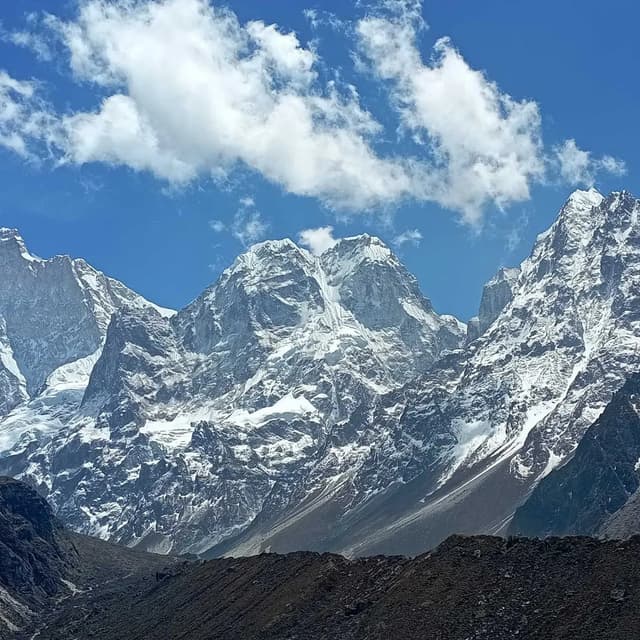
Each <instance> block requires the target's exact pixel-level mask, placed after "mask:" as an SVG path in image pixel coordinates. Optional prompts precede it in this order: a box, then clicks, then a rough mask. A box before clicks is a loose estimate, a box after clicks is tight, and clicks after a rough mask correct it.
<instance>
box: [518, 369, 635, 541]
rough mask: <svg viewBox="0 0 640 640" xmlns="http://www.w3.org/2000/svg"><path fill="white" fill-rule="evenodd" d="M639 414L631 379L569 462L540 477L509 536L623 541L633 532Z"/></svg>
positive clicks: (590, 430) (581, 442) (615, 396)
mask: <svg viewBox="0 0 640 640" xmlns="http://www.w3.org/2000/svg"><path fill="white" fill-rule="evenodd" d="M639 409H640V375H638V374H636V375H633V376H631V377H630V378H629V379H628V380H627V382H626V383H625V384H624V385H623V386H622V388H621V389H620V390H619V391H618V392H617V393H616V394H615V395H614V396H613V398H612V400H611V402H609V404H608V405H607V406H606V408H605V410H604V411H603V412H602V415H601V416H600V417H599V418H598V419H597V420H596V421H595V422H594V424H593V425H592V426H591V427H589V429H588V430H587V432H586V433H585V435H584V437H583V438H582V440H581V441H580V444H579V445H578V447H577V449H576V451H575V454H574V455H573V457H572V458H571V460H569V462H567V464H565V465H564V466H562V467H560V468H559V469H556V470H555V471H553V472H551V473H550V474H549V475H548V476H547V477H545V478H543V479H542V480H541V482H540V483H539V484H538V486H537V487H536V488H535V489H534V491H533V493H532V494H531V496H530V497H529V498H528V500H527V501H526V502H525V503H524V504H523V505H522V506H521V507H520V508H519V509H518V510H517V511H516V514H515V516H514V518H513V521H512V523H511V527H510V530H511V532H512V533H516V534H521V535H530V536H546V535H571V534H577V533H578V534H585V535H589V534H591V535H595V534H597V533H599V532H600V531H601V530H602V532H603V533H605V534H607V535H610V536H616V537H617V536H620V537H626V535H628V534H630V533H635V532H636V531H638V529H639V528H640V520H637V518H636V517H634V516H637V515H638V513H637V509H635V508H634V504H635V503H636V502H637V500H636V499H633V496H634V494H635V492H636V491H637V490H638V487H639V486H640V416H639V415H638V410H639ZM627 505H628V506H627ZM621 510H622V511H624V513H620V514H618V511H621Z"/></svg>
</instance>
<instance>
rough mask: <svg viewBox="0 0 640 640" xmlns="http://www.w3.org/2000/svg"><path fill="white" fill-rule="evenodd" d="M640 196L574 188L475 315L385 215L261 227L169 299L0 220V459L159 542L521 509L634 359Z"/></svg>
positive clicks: (471, 523) (455, 528)
mask: <svg viewBox="0 0 640 640" xmlns="http://www.w3.org/2000/svg"><path fill="white" fill-rule="evenodd" d="M639 211H640V203H639V202H638V200H636V199H635V198H634V197H632V196H631V195H630V194H628V193H626V192H617V193H612V194H610V195H608V196H603V195H601V194H600V193H598V192H597V191H595V190H590V191H576V192H575V193H573V194H572V195H571V196H570V197H569V199H568V200H567V201H566V203H565V204H564V206H563V207H562V208H561V210H560V212H559V214H558V217H557V220H556V221H555V222H554V224H553V225H552V226H551V227H550V228H549V229H548V230H547V231H546V232H544V233H542V234H541V235H540V236H539V237H538V239H537V241H536V243H535V246H534V247H533V250H532V252H531V254H530V256H529V257H528V258H527V259H526V260H525V261H524V262H523V263H522V264H521V265H520V266H518V267H515V268H512V269H503V270H501V271H500V272H499V273H498V274H497V275H496V277H495V278H493V279H492V280H491V281H490V282H489V283H488V284H487V285H486V287H485V290H484V293H483V296H482V302H481V305H480V309H479V313H478V316H477V318H474V319H472V321H470V322H469V325H468V327H465V325H464V324H463V323H461V322H459V321H458V320H456V319H455V318H453V317H450V316H443V315H439V314H438V313H437V312H436V311H435V310H434V309H433V306H432V305H431V303H430V301H429V300H428V298H426V297H425V296H424V295H423V294H422V293H421V291H420V288H419V286H418V284H417V282H416V280H415V278H414V277H413V276H412V275H411V274H410V273H408V272H407V270H406V269H405V268H404V266H403V265H402V264H401V262H400V261H399V259H398V258H397V256H396V255H394V253H393V252H392V251H391V250H390V249H389V248H388V247H387V246H386V245H385V244H384V243H383V242H382V241H380V240H379V239H377V238H375V237H371V236H367V235H363V236H356V237H353V238H345V239H342V240H340V241H339V242H338V243H337V244H335V246H333V247H331V248H330V249H328V250H326V251H325V252H324V253H322V254H321V255H319V256H315V255H312V254H311V253H309V252H308V251H306V250H304V249H302V248H300V247H298V246H297V245H296V244H294V243H293V242H291V241H290V240H280V241H269V242H264V243H261V244H258V245H255V246H253V247H251V248H250V249H249V250H248V251H247V252H246V253H244V254H243V255H241V256H240V257H239V258H238V259H237V260H236V261H235V262H234V263H233V264H232V265H231V266H230V267H229V268H228V269H227V270H226V271H224V273H223V274H222V276H221V277H220V279H219V280H218V281H217V282H216V283H214V284H213V285H212V286H211V287H210V288H208V289H207V290H206V291H205V292H204V293H203V294H202V295H201V296H199V297H198V298H197V299H196V300H194V301H193V302H192V303H191V304H189V305H188V306H187V307H185V308H184V309H182V310H180V311H178V312H177V313H171V312H169V311H167V310H162V309H158V308H157V307H155V306H154V305H152V304H151V303H149V302H147V301H146V300H144V299H143V298H141V297H140V296H137V295H136V294H134V293H133V292H131V291H130V290H128V289H127V288H126V287H125V286H124V285H122V284H120V283H117V282H116V281H114V280H111V279H109V278H107V277H106V276H104V275H102V274H100V273H99V272H97V271H95V270H93V269H91V267H89V266H88V265H87V264H86V263H84V262H83V261H78V260H71V259H69V258H64V257H63V258H52V259H50V260H42V259H40V258H36V257H34V256H32V255H31V254H30V253H29V252H28V250H27V249H26V247H25V244H24V242H23V241H22V240H21V239H20V237H19V236H18V234H17V233H16V232H14V231H8V230H3V231H2V235H1V236H0V239H1V241H0V269H2V270H3V273H8V274H10V276H11V277H4V278H2V279H1V280H0V354H2V359H1V363H2V366H1V367H0V389H3V390H6V392H5V393H4V394H3V396H2V398H3V399H2V400H0V408H2V415H3V417H2V418H1V419H0V471H1V472H3V473H6V474H9V475H12V476H15V477H18V478H21V479H24V480H25V481H27V482H28V483H30V484H31V485H33V486H35V487H37V488H38V490H39V491H40V492H41V493H42V494H43V495H46V496H47V497H48V499H49V500H50V501H51V504H52V506H53V509H54V511H55V513H56V514H57V515H58V516H59V517H60V518H61V519H62V520H63V521H64V522H65V523H67V524H68V525H69V526H70V527H71V528H73V529H75V530H77V531H80V532H83V533H86V534H91V535H96V536H99V537H103V538H108V539H110V540H114V541H119V542H122V543H125V544H127V545H136V546H138V547H140V548H143V549H147V550H153V551H158V552H163V553H166V552H174V553H175V552H192V553H199V554H205V555H210V556H213V555H221V554H233V555H241V554H252V553H258V552H261V551H278V552H287V551H291V550H296V549H306V550H316V551H334V552H340V553H343V554H347V555H349V556H354V555H366V554H370V553H374V552H375V553H378V552H383V553H402V554H407V553H409V554H414V553H420V552H422V551H424V550H425V549H427V548H431V547H433V546H435V545H437V544H438V543H439V542H440V541H442V540H443V539H444V538H446V537H447V536H448V535H450V534H452V533H480V532H481V533H501V532H504V531H506V530H507V529H508V527H509V523H510V522H511V520H512V518H513V515H514V513H515V512H516V509H517V508H518V507H519V506H520V505H521V504H522V503H523V502H525V500H526V499H527V497H528V495H529V494H530V493H531V491H532V490H533V489H534V488H535V487H536V486H537V485H538V484H539V483H540V481H541V480H542V479H543V478H545V477H547V476H549V474H551V473H552V472H553V471H554V469H557V468H559V467H561V466H562V464H563V463H564V462H565V461H567V460H569V459H570V458H571V457H572V456H573V455H574V452H576V451H577V449H576V447H578V445H579V443H580V441H581V439H582V438H583V436H584V435H585V433H586V432H587V430H588V429H589V427H590V425H592V424H593V423H594V421H595V420H596V419H597V418H598V416H599V415H600V413H601V412H602V410H603V409H604V407H605V406H606V405H607V403H608V402H609V401H610V400H611V398H612V397H613V395H614V393H615V392H616V391H617V390H618V389H619V388H620V387H621V386H622V385H623V383H624V381H625V380H626V379H627V378H628V377H629V376H631V375H632V374H634V373H635V372H636V371H637V370H638V368H639V367H638V362H639V360H638V352H639V346H640V311H638V310H639V309H640V299H639V297H640V250H639V249H638V247H639V246H640V222H639V221H638V220H639V218H638V212H639ZM56 270H59V272H58V271H56ZM50 272H51V273H52V274H54V275H48V274H49V273H50ZM54 277H55V281H56V288H55V291H56V293H55V295H54V294H52V293H51V291H52V290H53V285H51V283H49V281H48V280H46V279H47V278H54ZM40 283H42V284H40ZM27 290H28V291H29V294H28V295H27V293H26V292H27ZM63 309H64V310H65V313H63V312H62V310H63ZM66 310H68V311H66ZM21 318H22V319H23V320H22V321H21V320H20V319H21ZM65 323H68V325H69V326H68V325H67V324H65ZM71 326H72V328H73V330H71V328H70V327H71ZM45 328H46V330H45ZM36 334H37V336H38V339H37V340H35V339H33V336H34V335H36Z"/></svg>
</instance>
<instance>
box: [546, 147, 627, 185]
mask: <svg viewBox="0 0 640 640" xmlns="http://www.w3.org/2000/svg"><path fill="white" fill-rule="evenodd" d="M554 153H555V156H556V159H557V161H558V164H559V168H560V175H561V176H562V178H563V179H564V180H565V181H566V182H569V183H570V184H576V185H583V186H586V187H592V186H593V184H594V183H595V181H596V176H597V175H598V173H600V172H603V171H604V172H607V173H612V174H613V175H624V174H625V173H626V172H627V168H626V165H625V163H624V162H623V161H622V160H618V159H616V158H613V157H612V156H602V157H601V158H594V157H593V154H591V153H590V152H589V151H585V150H583V149H580V148H579V147H578V145H577V144H576V141H575V140H573V139H571V140H565V142H564V143H563V144H562V145H559V146H557V147H555V149H554Z"/></svg>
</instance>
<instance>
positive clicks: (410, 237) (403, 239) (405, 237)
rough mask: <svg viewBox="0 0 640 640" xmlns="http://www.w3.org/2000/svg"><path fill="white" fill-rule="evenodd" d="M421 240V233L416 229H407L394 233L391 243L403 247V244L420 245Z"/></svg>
mask: <svg viewBox="0 0 640 640" xmlns="http://www.w3.org/2000/svg"><path fill="white" fill-rule="evenodd" d="M421 241H422V233H420V231H419V230H418V229H407V230H406V231H403V232H402V233H399V234H398V235H396V236H395V237H394V238H393V240H392V243H393V244H395V245H396V246H397V247H403V246H404V245H407V244H410V245H413V246H414V247H418V246H420V242H421Z"/></svg>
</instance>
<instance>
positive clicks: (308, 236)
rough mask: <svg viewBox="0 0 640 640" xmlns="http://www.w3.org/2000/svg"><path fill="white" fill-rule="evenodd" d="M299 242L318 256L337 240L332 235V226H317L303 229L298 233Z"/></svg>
mask: <svg viewBox="0 0 640 640" xmlns="http://www.w3.org/2000/svg"><path fill="white" fill-rule="evenodd" d="M298 237H299V241H300V244H301V245H303V246H305V247H308V248H309V251H311V253H313V255H315V256H319V255H320V254H322V253H324V252H325V251H326V250H327V249H331V247H333V246H334V245H335V244H336V243H337V242H338V240H337V239H336V238H334V237H333V227H331V226H327V227H318V228H317V229H304V230H303V231H301V232H300V234H299V236H298Z"/></svg>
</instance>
